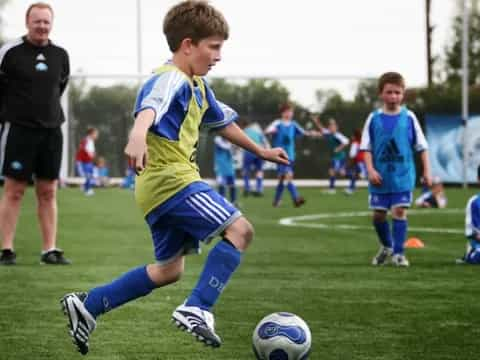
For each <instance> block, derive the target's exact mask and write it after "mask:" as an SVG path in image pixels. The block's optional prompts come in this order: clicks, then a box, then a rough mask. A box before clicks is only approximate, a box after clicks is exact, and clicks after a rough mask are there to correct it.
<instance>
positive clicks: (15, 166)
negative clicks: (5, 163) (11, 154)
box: [10, 161, 23, 171]
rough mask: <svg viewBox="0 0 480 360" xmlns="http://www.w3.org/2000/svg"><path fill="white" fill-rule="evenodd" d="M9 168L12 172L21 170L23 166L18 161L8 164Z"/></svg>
mask: <svg viewBox="0 0 480 360" xmlns="http://www.w3.org/2000/svg"><path fill="white" fill-rule="evenodd" d="M10 167H11V168H12V169H13V170H17V171H20V170H22V169H23V165H22V163H21V162H20V161H12V162H11V163H10Z"/></svg>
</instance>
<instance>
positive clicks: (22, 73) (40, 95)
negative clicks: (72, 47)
mask: <svg viewBox="0 0 480 360" xmlns="http://www.w3.org/2000/svg"><path fill="white" fill-rule="evenodd" d="M69 74H70V65H69V59H68V54H67V52H66V51H65V49H63V48H61V47H59V46H56V45H54V44H52V43H51V42H49V43H48V45H46V46H41V47H40V46H35V45H33V44H32V43H30V42H28V41H27V40H26V37H25V36H24V37H22V38H20V39H17V40H14V41H11V42H8V43H6V44H4V45H3V46H2V47H1V48H0V104H2V108H3V111H0V118H1V119H2V120H3V121H8V122H11V123H12V124H18V125H23V126H28V127H36V128H38V127H40V128H54V127H58V126H60V125H61V124H62V123H63V121H64V120H65V118H64V115H63V111H62V107H61V105H60V97H61V95H62V93H63V91H64V90H65V87H66V86H67V82H68V76H69Z"/></svg>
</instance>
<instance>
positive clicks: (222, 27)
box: [163, 0, 228, 52]
mask: <svg viewBox="0 0 480 360" xmlns="http://www.w3.org/2000/svg"><path fill="white" fill-rule="evenodd" d="M163 33H164V34H165V36H166V37H167V42H168V47H169V48H170V50H171V51H172V52H175V51H177V50H178V49H179V48H180V44H181V43H182V41H183V40H184V39H186V38H190V39H192V41H193V43H194V44H195V45H196V44H198V43H199V42H200V40H202V39H205V38H208V37H210V36H220V37H223V39H224V40H227V39H228V24H227V21H226V20H225V18H224V17H223V15H222V13H220V12H219V11H218V10H216V9H215V8H214V7H213V6H211V5H209V4H208V3H207V2H206V1H199V0H187V1H183V2H181V3H179V4H177V5H175V6H174V7H172V8H171V9H170V10H169V11H168V13H167V15H166V16H165V20H164V21H163Z"/></svg>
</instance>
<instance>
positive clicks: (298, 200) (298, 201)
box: [285, 169, 305, 207]
mask: <svg viewBox="0 0 480 360" xmlns="http://www.w3.org/2000/svg"><path fill="white" fill-rule="evenodd" d="M293 177H294V175H293V169H291V171H290V172H288V173H287V175H286V178H285V180H286V182H287V189H288V192H289V193H290V196H291V198H292V201H293V204H294V206H295V207H300V206H302V205H303V204H304V203H305V199H304V198H303V197H301V196H300V195H299V194H298V190H297V187H296V186H295V184H294V183H293Z"/></svg>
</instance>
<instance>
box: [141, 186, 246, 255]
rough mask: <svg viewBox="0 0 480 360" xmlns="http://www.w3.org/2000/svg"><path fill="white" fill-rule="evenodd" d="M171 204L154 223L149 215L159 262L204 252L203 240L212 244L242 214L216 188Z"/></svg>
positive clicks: (196, 193) (193, 194)
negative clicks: (202, 250) (201, 248)
mask: <svg viewBox="0 0 480 360" xmlns="http://www.w3.org/2000/svg"><path fill="white" fill-rule="evenodd" d="M171 200H174V199H171ZM171 200H167V202H168V201H171ZM167 205H168V204H167ZM169 205H170V206H169V209H168V211H166V212H165V213H164V214H162V215H160V216H158V217H156V218H155V222H154V223H153V224H152V223H150V222H149V219H148V216H147V223H148V224H149V226H150V231H151V233H152V239H153V246H154V249H155V259H156V260H157V263H159V264H168V263H170V262H172V261H173V260H175V259H176V258H177V257H179V256H182V255H187V254H192V253H195V254H198V253H200V241H203V242H205V243H206V244H208V243H209V242H210V241H211V240H212V239H213V238H214V237H216V236H218V235H220V234H221V233H222V232H223V231H224V230H225V229H226V228H227V227H228V226H229V225H230V224H232V223H233V222H234V221H235V220H236V219H238V218H239V217H240V216H242V213H241V212H240V211H239V210H237V209H236V208H235V207H234V206H233V205H232V204H231V203H230V202H228V200H226V199H224V198H223V196H221V195H220V194H218V193H217V192H216V191H214V190H212V189H208V190H205V191H201V192H195V193H192V194H190V195H188V196H187V197H186V198H183V200H182V201H179V202H176V204H174V205H173V206H171V204H169ZM162 206H165V204H162ZM153 211H155V210H153ZM149 215H150V214H149Z"/></svg>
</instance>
